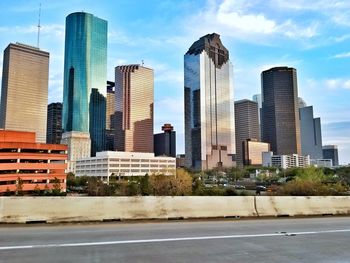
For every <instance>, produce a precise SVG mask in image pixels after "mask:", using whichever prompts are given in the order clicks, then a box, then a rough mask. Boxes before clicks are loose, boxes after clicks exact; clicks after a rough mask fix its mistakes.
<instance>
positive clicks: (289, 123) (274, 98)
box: [261, 67, 301, 155]
mask: <svg viewBox="0 0 350 263" xmlns="http://www.w3.org/2000/svg"><path fill="white" fill-rule="evenodd" d="M261 79H262V80H261V83H262V141H263V142H267V143H270V146H271V150H272V151H273V152H274V154H276V155H289V154H299V155H300V154H301V143H300V123H299V109H298V108H299V107H298V85H297V71H296V70H295V69H294V68H288V67H276V68H271V69H269V70H266V71H263V72H262V73H261Z"/></svg>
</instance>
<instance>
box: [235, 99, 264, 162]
mask: <svg viewBox="0 0 350 263" xmlns="http://www.w3.org/2000/svg"><path fill="white" fill-rule="evenodd" d="M258 112H259V107H258V103H256V102H254V101H251V100H239V101H235V128H236V162H237V165H239V166H243V164H244V163H243V160H244V157H243V142H244V141H246V140H247V139H255V140H259V114H258Z"/></svg>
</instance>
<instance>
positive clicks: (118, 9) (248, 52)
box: [0, 0, 350, 164]
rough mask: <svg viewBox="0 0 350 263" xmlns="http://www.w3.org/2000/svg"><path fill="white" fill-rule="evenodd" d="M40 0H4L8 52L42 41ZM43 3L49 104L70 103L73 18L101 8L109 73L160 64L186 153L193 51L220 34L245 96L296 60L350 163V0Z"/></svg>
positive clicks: (160, 99)
mask: <svg viewBox="0 0 350 263" xmlns="http://www.w3.org/2000/svg"><path fill="white" fill-rule="evenodd" d="M39 1H40V0H36V1H32V0H17V1H12V0H2V1H1V2H0V10H1V11H2V12H1V16H0V49H2V50H4V49H5V48H6V47H7V45H8V44H9V43H10V42H21V43H26V44H31V45H36V42H37V24H38V13H39ZM41 6H42V11H41V33H40V48H41V49H43V50H45V51H48V52H50V76H49V102H56V101H62V95H63V60H64V30H65V17H66V16H67V15H68V14H70V13H72V12H76V11H84V12H88V13H92V14H94V15H95V16H97V17H100V18H103V19H105V20H107V21H108V79H109V80H114V74H113V72H114V67H115V66H117V65H122V64H134V63H142V61H144V65H145V66H147V67H151V68H153V69H154V71H155V87H154V88H155V102H154V106H155V116H154V117H155V126H154V127H155V132H160V131H161V126H162V125H163V124H164V123H169V122H170V123H172V124H173V126H174V128H175V130H176V132H177V153H183V152H184V107H183V101H184V91H183V90H184V88H183V55H184V54H185V53H186V52H187V50H188V48H189V47H190V46H191V44H192V43H193V42H194V41H196V40H198V39H199V38H200V37H201V36H203V35H205V34H208V33H213V32H216V33H218V34H220V35H221V40H222V42H223V44H224V45H225V46H226V48H227V49H228V50H229V52H230V60H231V61H232V63H233V66H234V69H233V70H234V72H233V74H234V87H235V91H234V92H235V100H239V99H251V97H252V96H253V95H254V94H257V93H260V90H261V84H260V83H261V80H260V73H261V72H262V71H263V70H266V69H269V68H271V67H273V66H289V67H295V68H296V69H297V74H298V92H299V96H300V97H302V98H303V99H304V100H305V101H306V103H307V105H309V106H311V105H312V106H313V107H314V117H321V123H322V137H323V144H324V145H325V144H336V145H338V147H339V158H340V163H342V164H347V163H350V16H349V13H350V1H349V0H313V1H310V0H293V1H285V0H249V1H248V0H246V1H243V0H147V1H144V0H100V1H96V0H69V1H67V0H61V1H54V0H51V1H50V0H42V1H41ZM2 60H3V57H2V56H0V67H1V68H0V74H2ZM0 78H1V75H0Z"/></svg>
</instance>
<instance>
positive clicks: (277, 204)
mask: <svg viewBox="0 0 350 263" xmlns="http://www.w3.org/2000/svg"><path fill="white" fill-rule="evenodd" d="M256 209H257V213H258V214H259V216H284V215H288V216H302V215H326V214H332V215H341V214H343V215H345V214H350V197H349V196H307V197H305V196H259V197H257V198H256Z"/></svg>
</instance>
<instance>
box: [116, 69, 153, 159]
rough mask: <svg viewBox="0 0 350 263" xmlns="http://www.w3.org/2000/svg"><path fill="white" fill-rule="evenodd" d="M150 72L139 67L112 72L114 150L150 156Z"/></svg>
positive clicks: (151, 90) (151, 134) (151, 81)
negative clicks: (143, 153) (113, 79)
mask: <svg viewBox="0 0 350 263" xmlns="http://www.w3.org/2000/svg"><path fill="white" fill-rule="evenodd" d="M153 90H154V75H153V70H152V69H150V68H146V67H143V66H140V65H126V66H118V67H116V68H115V106H116V108H115V109H116V112H115V121H116V126H115V148H116V150H117V151H124V152H149V153H153V101H154V97H153Z"/></svg>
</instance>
